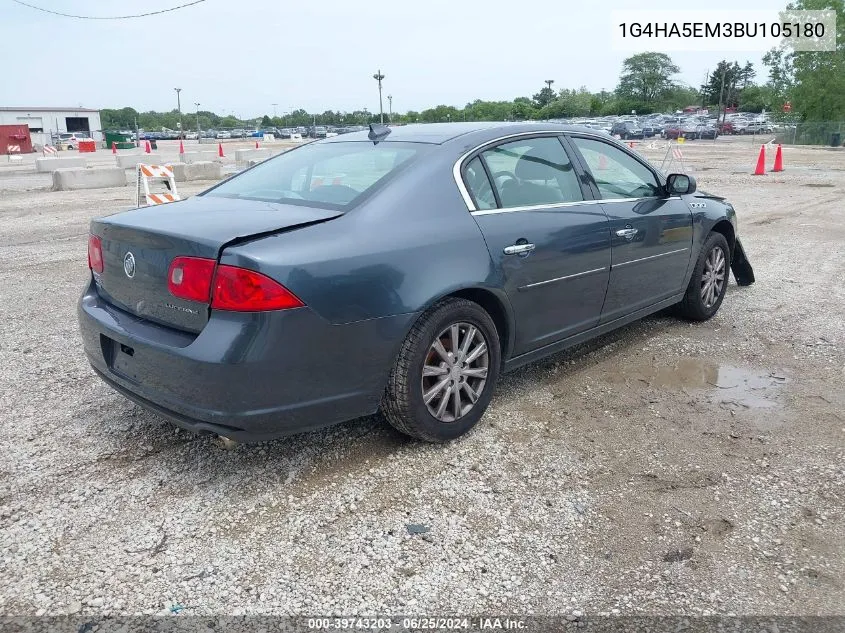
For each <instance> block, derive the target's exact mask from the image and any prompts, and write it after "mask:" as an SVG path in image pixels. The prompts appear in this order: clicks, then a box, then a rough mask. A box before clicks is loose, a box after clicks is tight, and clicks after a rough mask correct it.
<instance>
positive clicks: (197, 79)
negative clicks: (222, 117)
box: [0, 0, 785, 117]
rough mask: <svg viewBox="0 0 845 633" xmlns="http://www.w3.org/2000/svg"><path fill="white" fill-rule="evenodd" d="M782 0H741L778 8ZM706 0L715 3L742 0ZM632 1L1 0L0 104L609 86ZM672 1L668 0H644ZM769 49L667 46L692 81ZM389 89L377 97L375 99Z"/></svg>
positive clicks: (302, 101) (235, 103)
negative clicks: (380, 78) (128, 16)
mask: <svg viewBox="0 0 845 633" xmlns="http://www.w3.org/2000/svg"><path fill="white" fill-rule="evenodd" d="M26 1H27V2H29V3H30V4H35V5H39V6H43V7H46V8H50V9H53V10H56V11H63V12H67V13H75V14H85V15H99V16H103V15H120V14H125V13H136V12H143V11H150V10H155V9H160V8H167V7H172V6H175V5H177V4H181V3H182V2H185V1H186V0H144V1H142V2H127V1H126V0H26ZM784 4H785V0H746V2H745V3H743V4H742V8H744V9H760V10H764V9H765V10H772V11H776V10H779V9H781V8H782V7H783V5H784ZM737 5H738V3H736V2H735V1H728V0H709V1H708V4H707V8H708V9H710V10H713V11H714V12H715V13H714V15H716V16H718V15H719V13H718V12H719V10H720V8H721V9H723V10H728V9H734V8H737ZM642 6H643V4H642V2H641V1H640V0H593V1H592V2H571V1H569V2H564V1H562V0H533V1H532V0H529V1H528V2H519V1H514V0H507V1H505V0H463V1H461V0H426V1H424V2H407V3H406V2H402V1H397V0H392V1H391V2H383V1H382V0H369V1H367V2H350V1H349V0H318V1H316V2H309V1H307V0H306V2H290V1H286V0H238V1H236V2H233V1H232V0H206V1H205V2H203V3H202V4H199V5H196V6H193V7H189V8H186V9H182V10H179V11H175V12H172V13H166V14H163V15H159V16H153V17H147V18H140V19H134V20H121V21H105V20H79V19H71V18H63V17H58V16H53V15H48V14H45V13H41V12H38V11H35V10H33V9H30V8H26V7H23V6H20V5H17V4H14V3H13V2H11V0H0V23H2V24H3V26H4V28H3V37H2V41H0V59H2V60H3V63H2V68H3V71H4V72H3V75H4V77H3V81H2V82H0V106H79V105H80V104H81V105H83V106H85V107H91V108H117V107H123V106H131V107H134V108H135V109H137V110H140V111H146V110H170V109H173V108H175V107H176V96H175V93H174V91H173V88H174V87H180V88H182V109H183V111H193V110H194V109H195V107H194V103H195V102H197V101H198V102H200V103H201V104H202V105H201V106H200V108H201V109H203V110H213V111H215V112H217V113H218V114H227V113H231V114H235V115H236V116H239V117H247V116H249V117H251V116H255V115H259V114H265V113H266V114H270V115H272V114H273V106H272V105H271V104H272V103H277V104H278V106H277V108H276V109H277V112H278V113H279V114H282V113H283V112H285V111H289V110H291V109H295V108H299V107H301V108H305V109H306V110H309V111H319V112H322V111H323V110H327V109H340V110H355V109H360V108H363V107H366V108H368V109H369V110H370V111H371V112H372V111H378V90H377V86H376V82H375V80H374V79H373V78H372V75H373V73H375V72H376V70H378V69H379V68H380V69H381V71H382V72H383V73H384V74H385V75H386V79H385V80H384V90H385V97H386V95H387V94H392V95H393V106H394V110H395V111H402V112H404V111H406V110H409V109H412V110H421V109H424V108H426V107H430V106H435V105H437V104H441V103H442V104H448V105H454V106H458V107H460V106H463V105H464V104H466V103H467V102H468V101H471V100H474V99H477V98H480V99H491V100H494V99H508V100H509V99H513V98H515V97H518V96H531V95H532V94H534V93H536V92H537V91H539V89H541V88H542V87H543V80H545V79H554V80H555V84H554V87H555V88H556V89H559V88H564V87H568V88H578V87H580V86H586V87H587V88H588V89H590V90H600V89H602V88H604V89H607V90H612V89H613V88H614V87H615V86H616V83H617V79H618V76H619V71H620V68H621V65H622V60H623V59H624V58H625V57H627V56H628V55H630V54H631V53H626V52H621V51H614V50H612V46H611V29H612V28H613V24H612V19H611V11H613V10H635V9H638V8H639V7H642ZM646 6H648V8H649V9H664V10H673V9H678V8H681V7H682V6H683V5H682V4H681V3H680V2H678V0H650V1H649V2H648V3H647V5H646ZM763 53H764V51H760V52H759V53H744V52H738V53H737V52H729V51H728V52H724V53H717V52H675V53H671V56H672V59H673V60H674V61H675V63H677V64H678V66H680V67H681V74H680V75H679V76H678V78H677V79H679V80H681V81H683V82H686V83H689V84H691V85H693V86H695V87H697V86H698V85H700V84H701V82H702V81H703V79H704V75H705V72H706V71H707V70H712V69H713V68H714V67H715V65H716V63H717V62H718V60H719V59H722V58H723V57H727V58H729V59H737V60H738V61H740V62H744V61H746V60H749V61H751V62H753V63H754V64H755V65H756V67H757V69H758V73H759V75H760V77H758V79H760V78H765V69H764V68H763V67H762V65H761V64H760V58H761V57H762V54H763ZM386 109H387V100H386V98H385V110H386Z"/></svg>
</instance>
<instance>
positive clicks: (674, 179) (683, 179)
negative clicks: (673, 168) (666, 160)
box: [666, 174, 696, 196]
mask: <svg viewBox="0 0 845 633" xmlns="http://www.w3.org/2000/svg"><path fill="white" fill-rule="evenodd" d="M695 189H696V185H695V178H693V177H692V176H687V175H686V174H669V175H668V176H667V177H666V193H667V194H669V195H670V196H673V195H674V196H683V195H686V194H690V193H695Z"/></svg>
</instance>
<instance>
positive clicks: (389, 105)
mask: <svg viewBox="0 0 845 633" xmlns="http://www.w3.org/2000/svg"><path fill="white" fill-rule="evenodd" d="M387 112H388V114H387V120H388V121H389V122H390V123H393V95H387Z"/></svg>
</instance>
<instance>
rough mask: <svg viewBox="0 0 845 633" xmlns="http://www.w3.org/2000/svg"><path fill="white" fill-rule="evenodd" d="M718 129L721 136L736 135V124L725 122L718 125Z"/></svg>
mask: <svg viewBox="0 0 845 633" xmlns="http://www.w3.org/2000/svg"><path fill="white" fill-rule="evenodd" d="M716 129H717V130H718V131H719V134H734V133H735V130H734V124H733V123H731V122H730V121H724V122H722V123H718V124H717V125H716Z"/></svg>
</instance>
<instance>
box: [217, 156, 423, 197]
mask: <svg viewBox="0 0 845 633" xmlns="http://www.w3.org/2000/svg"><path fill="white" fill-rule="evenodd" d="M427 149H428V146H427V145H422V144H419V143H379V144H378V145H373V144H372V143H369V142H350V143H312V144H309V145H305V146H303V147H300V148H298V149H295V150H292V151H290V152H286V153H284V154H282V155H281V156H277V157H276V158H273V159H271V160H268V161H266V162H263V163H261V164H259V165H257V166H255V167H253V168H252V169H250V170H249V171H246V172H244V173H243V174H240V175H239V176H235V177H234V178H231V179H230V180H227V181H226V182H224V183H222V184H221V185H219V186H217V187H215V188H214V189H212V190H211V191H209V192H207V193H206V194H204V195H207V196H215V197H223V198H240V199H243V200H261V201H268V202H283V203H287V204H301V205H304V206H315V207H327V208H333V209H348V208H350V207H352V206H354V205H355V204H357V203H358V202H360V201H361V200H362V199H363V198H364V197H365V196H368V195H371V194H372V193H373V192H375V191H376V190H378V189H379V188H380V187H381V186H382V185H384V183H385V182H386V181H388V180H389V179H390V178H391V177H392V176H393V175H395V174H396V173H398V172H399V171H400V170H402V169H405V168H406V167H407V166H408V165H410V164H411V163H412V162H413V160H414V159H415V158H416V157H417V156H418V155H419V154H421V153H422V152H425V151H426V150H427Z"/></svg>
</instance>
